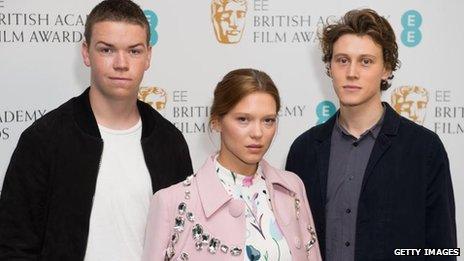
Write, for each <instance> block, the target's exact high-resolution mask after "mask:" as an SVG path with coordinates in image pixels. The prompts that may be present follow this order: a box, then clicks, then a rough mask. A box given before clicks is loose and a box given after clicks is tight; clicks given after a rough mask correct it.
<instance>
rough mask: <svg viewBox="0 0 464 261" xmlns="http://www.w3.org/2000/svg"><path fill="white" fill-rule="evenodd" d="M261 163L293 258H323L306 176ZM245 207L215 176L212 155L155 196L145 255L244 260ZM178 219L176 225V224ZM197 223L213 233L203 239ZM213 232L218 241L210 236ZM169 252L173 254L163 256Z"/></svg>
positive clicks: (151, 258) (148, 259)
mask: <svg viewBox="0 0 464 261" xmlns="http://www.w3.org/2000/svg"><path fill="white" fill-rule="evenodd" d="M260 164H261V168H262V170H263V174H264V176H265V178H266V179H265V180H266V185H267V188H268V192H269V196H270V198H271V206H272V208H273V211H274V215H275V218H276V221H277V224H278V225H279V227H280V229H281V231H282V233H283V235H284V237H285V238H286V240H287V243H288V245H289V247H290V250H291V253H292V257H293V260H311V261H312V260H321V255H320V252H319V243H318V240H317V239H316V234H315V232H314V227H315V226H314V221H313V218H312V215H311V211H310V209H309V204H308V201H307V199H306V192H305V188H304V185H303V183H302V181H301V180H300V178H299V177H298V176H296V175H295V174H293V173H291V172H287V171H282V170H277V169H275V168H273V167H271V166H270V165H269V164H268V163H267V162H266V161H264V160H263V161H262V162H261V163H260ZM181 203H185V204H181ZM179 209H180V210H179ZM189 212H191V213H193V216H194V217H193V218H192V215H190V213H189ZM244 212H245V204H244V203H243V202H242V201H241V200H235V199H233V198H232V197H231V196H230V195H229V194H228V193H227V192H226V190H225V189H224V187H223V185H222V184H221V182H220V180H219V178H218V177H217V176H216V171H215V169H214V156H211V157H209V158H208V159H207V161H206V163H205V164H204V165H203V167H201V169H200V170H199V171H198V173H197V174H196V175H194V176H191V177H190V178H188V179H187V180H186V181H184V182H181V183H178V184H176V185H173V186H171V187H169V188H166V189H163V190H160V191H158V192H157V193H156V194H155V195H154V196H153V199H152V202H151V206H150V213H149V215H148V223H147V230H146V240H145V248H144V253H143V258H142V260H143V261H158V260H202V261H204V260H244V255H246V253H245V248H244V246H245V231H246V229H245V227H246V224H245V215H244ZM176 219H177V221H176ZM176 223H177V225H178V226H177V229H178V230H176V229H175V228H174V227H175V226H176ZM196 224H199V225H201V227H202V228H203V232H207V233H208V234H209V235H210V238H209V240H205V241H204V243H203V244H202V243H201V240H198V239H195V238H194V232H193V231H195V235H197V236H200V232H201V231H199V226H197V225H196ZM213 237H214V238H217V239H218V240H219V241H220V242H218V241H213V240H211V238H213ZM196 244H197V245H196ZM222 245H224V246H222ZM196 246H197V247H200V246H201V247H202V249H201V250H197V249H196ZM307 249H308V250H307ZM210 250H211V252H213V253H211V252H210ZM166 255H168V256H171V259H165V256H166ZM182 257H184V259H182ZM185 257H188V258H187V259H185Z"/></svg>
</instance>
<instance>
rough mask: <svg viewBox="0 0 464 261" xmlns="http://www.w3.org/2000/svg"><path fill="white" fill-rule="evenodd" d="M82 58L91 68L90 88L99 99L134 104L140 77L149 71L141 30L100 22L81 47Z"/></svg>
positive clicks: (149, 52)
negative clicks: (130, 101)
mask: <svg viewBox="0 0 464 261" xmlns="http://www.w3.org/2000/svg"><path fill="white" fill-rule="evenodd" d="M82 56H83V59H84V64H85V65H86V66H88V67H90V71H91V85H92V88H94V90H95V91H97V92H99V94H100V95H101V96H103V97H106V98H108V99H111V100H125V99H134V100H135V99H136V98H137V92H138V88H139V85H140V82H141V81H142V78H143V74H144V72H145V71H146V70H147V69H148V68H149V67H150V57H151V47H149V46H147V34H146V29H145V28H143V27H142V26H140V25H136V24H130V23H126V22H113V21H103V22H98V23H96V24H95V25H94V26H93V29H92V36H91V41H90V43H86V42H84V44H83V46H82Z"/></svg>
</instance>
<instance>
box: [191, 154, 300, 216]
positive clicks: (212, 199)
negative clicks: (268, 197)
mask: <svg viewBox="0 0 464 261" xmlns="http://www.w3.org/2000/svg"><path fill="white" fill-rule="evenodd" d="M214 158H215V155H211V156H209V157H208V158H207V159H206V162H205V163H204V164H203V166H202V167H201V168H200V169H199V170H198V174H197V175H196V178H195V182H196V186H197V188H198V194H199V197H200V201H201V205H202V206H203V211H204V214H205V216H206V218H209V217H210V216H211V215H213V214H214V213H215V212H216V211H217V210H218V209H220V208H221V207H222V206H223V205H225V204H226V203H227V202H229V201H230V200H231V199H232V196H231V195H229V193H227V191H226V190H225V189H224V186H223V185H222V184H221V182H220V181H219V178H218V177H217V176H216V170H215V169H214V167H215V165H214ZM260 165H261V168H262V170H263V175H264V178H265V180H266V184H268V189H269V190H272V189H273V187H272V186H274V185H278V186H281V187H283V188H285V189H287V190H288V191H290V193H292V194H295V193H296V192H295V189H294V188H292V187H291V186H289V185H288V183H287V182H286V181H285V180H284V179H283V177H281V175H279V173H278V171H277V170H276V169H275V168H273V167H272V166H271V165H269V163H267V162H266V161H265V160H262V161H261V162H260ZM269 184H271V185H272V186H271V187H270V186H269ZM270 193H272V191H270Z"/></svg>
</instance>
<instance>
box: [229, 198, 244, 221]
mask: <svg viewBox="0 0 464 261" xmlns="http://www.w3.org/2000/svg"><path fill="white" fill-rule="evenodd" d="M229 213H230V214H231V215H232V216H233V217H236V218H238V217H240V216H241V215H242V213H243V202H242V201H241V200H238V199H232V200H231V202H230V203H229Z"/></svg>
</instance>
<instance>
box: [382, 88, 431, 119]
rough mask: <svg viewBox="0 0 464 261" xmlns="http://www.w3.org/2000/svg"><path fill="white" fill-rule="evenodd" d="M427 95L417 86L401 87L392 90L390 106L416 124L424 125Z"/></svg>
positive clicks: (426, 92) (425, 90)
mask: <svg viewBox="0 0 464 261" xmlns="http://www.w3.org/2000/svg"><path fill="white" fill-rule="evenodd" d="M428 102H429V93H428V91H427V89H425V88H423V87H419V86H402V87H399V88H396V89H395V90H393V93H392V95H391V104H392V106H393V108H394V109H395V111H396V112H398V113H399V114H400V115H401V116H404V117H406V118H408V119H410V120H412V121H414V122H415V123H417V124H420V125H422V124H424V120H425V114H426V112H427V103H428Z"/></svg>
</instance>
